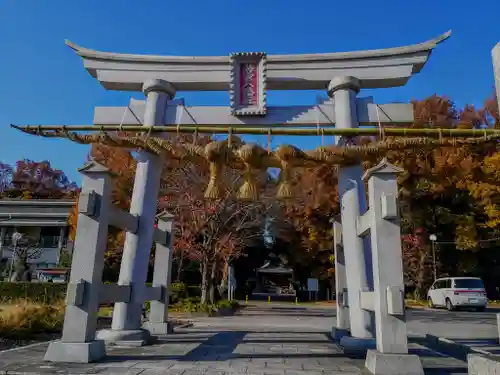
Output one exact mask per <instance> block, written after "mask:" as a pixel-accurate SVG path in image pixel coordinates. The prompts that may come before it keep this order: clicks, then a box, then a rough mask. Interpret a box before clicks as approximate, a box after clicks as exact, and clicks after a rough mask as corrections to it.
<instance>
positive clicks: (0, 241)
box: [0, 227, 7, 270]
mask: <svg viewBox="0 0 500 375" xmlns="http://www.w3.org/2000/svg"><path fill="white" fill-rule="evenodd" d="M5 233H7V228H6V227H1V228H0V270H1V265H2V259H3V248H4V246H3V245H4V241H5Z"/></svg>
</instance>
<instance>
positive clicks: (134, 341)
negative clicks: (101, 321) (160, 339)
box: [96, 329, 155, 347]
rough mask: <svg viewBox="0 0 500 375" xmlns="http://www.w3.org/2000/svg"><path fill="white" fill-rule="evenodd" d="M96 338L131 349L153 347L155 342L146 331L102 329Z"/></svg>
mask: <svg viewBox="0 0 500 375" xmlns="http://www.w3.org/2000/svg"><path fill="white" fill-rule="evenodd" d="M96 337H97V339H98V340H103V341H104V342H105V343H106V344H113V345H118V346H131V347H137V346H145V345H151V344H153V343H154V341H155V338H154V337H153V336H151V334H150V333H149V331H148V330H146V329H134V330H113V329H102V330H100V331H98V332H97V335H96Z"/></svg>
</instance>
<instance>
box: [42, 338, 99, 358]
mask: <svg viewBox="0 0 500 375" xmlns="http://www.w3.org/2000/svg"><path fill="white" fill-rule="evenodd" d="M104 357H106V346H105V345H104V341H102V340H94V341H89V342H63V341H54V342H51V343H50V344H49V347H48V349H47V352H46V353H45V356H44V357H43V360H44V361H47V362H62V363H91V362H97V361H99V360H100V359H102V358H104Z"/></svg>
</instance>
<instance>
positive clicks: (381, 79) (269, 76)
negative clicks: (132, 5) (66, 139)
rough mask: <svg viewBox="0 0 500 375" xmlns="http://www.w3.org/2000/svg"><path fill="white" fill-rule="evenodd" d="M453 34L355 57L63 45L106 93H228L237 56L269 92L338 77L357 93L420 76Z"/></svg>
mask: <svg viewBox="0 0 500 375" xmlns="http://www.w3.org/2000/svg"><path fill="white" fill-rule="evenodd" d="M450 35H451V31H448V32H447V33H445V34H443V35H441V36H439V37H437V38H434V39H431V40H429V41H427V42H423V43H420V44H415V45H410V46H404V47H395V48H386V49H377V50H367V51H354V52H336V53H318V54H297V55H267V56H266V55H265V54H263V53H243V54H234V55H231V56H158V55H139V54H121V53H110V52H100V51H94V50H90V49H87V48H83V47H80V46H78V45H76V44H74V43H72V42H70V41H66V44H67V45H68V46H69V47H71V48H72V49H74V50H75V51H76V53H77V54H78V55H79V56H81V57H82V58H83V61H84V66H85V68H86V69H87V71H88V72H89V73H90V74H91V75H92V76H93V77H95V78H97V80H98V81H99V82H100V83H101V84H102V85H103V86H104V87H105V88H106V89H108V90H124V91H141V90H142V85H143V83H144V82H145V81H147V80H148V79H151V78H155V79H163V80H166V81H168V82H170V83H172V84H173V85H174V86H175V88H176V89H177V91H221V90H222V91H223V90H228V89H230V85H231V83H232V78H233V75H234V71H233V70H232V64H231V62H232V60H233V59H234V58H235V57H241V58H243V59H245V58H250V59H251V58H253V57H262V56H263V57H264V62H265V63H264V64H263V70H264V72H263V76H264V77H265V82H264V84H265V85H266V87H267V89H269V90H314V89H318V90H319V89H325V88H326V87H327V86H328V84H329V82H330V81H331V80H332V78H334V77H336V76H354V77H357V78H358V79H359V80H360V83H361V88H367V89H368V88H370V89H371V88H385V87H396V86H402V85H404V84H406V82H407V81H408V79H409V78H410V77H411V75H412V74H414V73H418V72H420V70H421V69H422V68H423V66H424V65H425V63H426V62H427V60H428V58H429V56H430V54H431V52H432V50H433V49H434V48H435V47H436V46H437V45H438V44H439V43H441V42H442V41H444V40H446V39H447V38H448V37H449V36H450Z"/></svg>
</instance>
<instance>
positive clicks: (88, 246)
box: [44, 161, 111, 363]
mask: <svg viewBox="0 0 500 375" xmlns="http://www.w3.org/2000/svg"><path fill="white" fill-rule="evenodd" d="M79 171H80V173H82V175H83V181H82V191H81V193H80V198H79V200H78V223H77V229H76V237H75V245H74V250H73V260H72V267H71V275H70V281H69V284H68V290H67V294H66V312H65V316H64V327H63V331H62V338H61V340H60V341H55V342H52V343H50V345H49V347H48V349H47V352H46V353H45V358H44V359H45V360H46V361H53V362H79V363H88V362H93V361H96V360H98V359H100V358H102V357H104V356H105V355H106V350H105V347H104V342H103V341H101V340H95V333H96V327H97V314H98V311H99V288H100V285H101V283H102V270H103V268H104V253H105V251H106V245H107V242H108V222H109V213H110V210H109V207H110V194H111V178H110V174H109V171H108V169H107V168H106V167H104V166H102V165H100V164H98V163H96V162H94V161H90V162H89V163H87V164H86V165H85V166H84V167H83V168H81V169H79Z"/></svg>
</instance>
